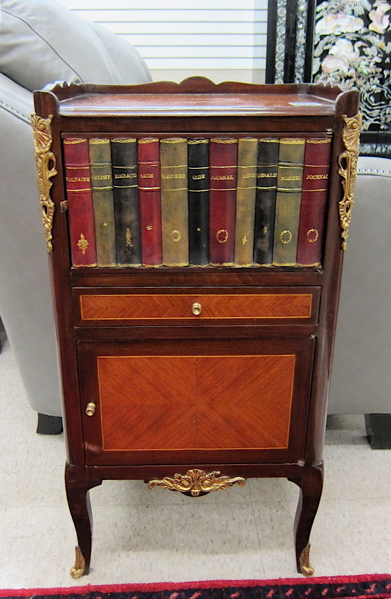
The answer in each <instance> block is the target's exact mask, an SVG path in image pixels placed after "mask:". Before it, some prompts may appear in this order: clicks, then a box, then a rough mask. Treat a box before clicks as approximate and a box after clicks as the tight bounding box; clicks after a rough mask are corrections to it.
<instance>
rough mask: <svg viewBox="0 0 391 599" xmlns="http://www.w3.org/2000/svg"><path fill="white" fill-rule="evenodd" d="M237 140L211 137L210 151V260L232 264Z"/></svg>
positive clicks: (217, 263)
mask: <svg viewBox="0 0 391 599" xmlns="http://www.w3.org/2000/svg"><path fill="white" fill-rule="evenodd" d="M237 164H238V140H237V139H234V138H212V139H211V140H210V152H209V177H210V192H209V260H210V263H211V264H214V265H229V266H232V265H233V264H234V251H235V211H236V185H237Z"/></svg>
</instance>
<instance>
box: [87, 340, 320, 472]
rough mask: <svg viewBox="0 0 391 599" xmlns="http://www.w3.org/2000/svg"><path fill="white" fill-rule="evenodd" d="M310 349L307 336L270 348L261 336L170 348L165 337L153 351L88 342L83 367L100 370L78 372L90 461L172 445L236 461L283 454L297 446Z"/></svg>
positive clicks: (180, 451) (180, 450)
mask: <svg viewBox="0 0 391 599" xmlns="http://www.w3.org/2000/svg"><path fill="white" fill-rule="evenodd" d="M216 343H218V344H219V349H220V351H219V352H218V353H216V350H215V345H216ZM81 344H82V345H84V343H83V342H82V343H81ZM312 345H313V340H311V339H304V340H295V339H293V340H291V341H290V342H284V343H283V344H282V342H280V341H278V340H277V341H273V342H270V341H269V342H268V346H267V347H266V344H265V341H263V340H262V341H260V340H257V341H255V342H254V341H251V342H250V346H251V347H247V346H249V342H248V341H245V340H237V341H235V342H232V341H228V340H226V341H224V342H221V341H219V342H216V341H215V340H209V341H207V343H206V344H205V341H204V342H203V344H202V345H201V344H200V342H199V341H190V340H189V341H186V342H185V343H182V344H181V348H180V349H179V350H178V351H177V353H174V352H173V351H172V346H171V348H170V347H169V346H168V344H167V343H161V344H158V348H159V351H157V346H156V343H155V344H154V347H153V348H151V347H150V344H149V343H147V342H136V343H134V344H133V343H131V342H127V343H123V344H120V343H119V344H117V345H116V346H114V347H113V345H111V347H110V348H104V347H102V343H101V342H96V343H95V342H86V343H85V346H86V347H85V349H84V347H83V349H82V350H81V352H80V360H81V364H82V366H83V367H82V368H81V372H89V373H90V374H91V369H92V371H93V373H94V375H95V374H96V376H84V377H83V376H82V395H83V405H87V404H88V403H90V402H93V403H95V405H96V411H95V413H94V415H93V416H92V417H89V416H87V415H86V416H85V418H84V422H85V432H86V438H87V439H88V442H87V451H88V453H90V454H91V455H90V459H91V463H93V462H94V461H95V460H98V462H99V463H102V461H103V462H108V463H111V462H112V461H113V460H114V461H115V460H117V459H118V457H119V456H121V455H123V454H127V456H128V457H127V458H126V460H127V461H129V459H130V460H132V461H133V459H134V460H136V461H137V456H140V455H142V454H143V455H144V454H145V452H147V453H149V454H150V459H152V460H154V459H156V455H157V453H158V454H159V456H160V459H162V456H163V454H164V452H165V451H173V450H174V451H178V460H179V461H180V460H181V456H182V455H184V454H185V452H186V451H188V450H191V451H192V452H194V451H196V452H199V453H200V454H201V453H205V452H210V451H212V452H216V451H218V452H220V451H223V452H227V451H228V452H229V453H231V452H232V454H235V456H234V455H232V457H231V459H233V460H234V461H235V460H236V459H237V455H238V451H239V452H241V454H242V455H245V454H246V453H247V452H248V451H251V452H252V451H256V452H268V453H277V452H281V451H282V452H285V453H286V454H287V455H288V453H290V451H291V450H292V448H293V447H295V445H297V443H296V430H295V431H293V436H292V434H291V428H292V427H291V423H292V414H293V413H294V412H296V413H297V412H298V411H301V410H303V409H304V405H305V402H304V401H303V400H302V399H301V397H302V393H303V392H304V390H307V391H308V388H309V385H310V377H309V376H307V377H306V379H305V382H304V384H303V380H304V379H303V376H302V375H303V373H305V372H308V373H309V372H310V367H311V360H312ZM206 346H207V347H208V348H209V349H208V350H206V349H205V347H206ZM290 346H291V347H290ZM307 350H309V351H307ZM208 352H210V353H211V354H212V353H214V355H207V354H208ZM86 362H87V363H88V367H86ZM297 372H300V377H297V376H296V374H297ZM296 422H297V420H296ZM91 450H92V451H91ZM296 450H298V448H296ZM129 455H131V456H133V457H130V458H129ZM279 459H281V455H280V456H279ZM120 460H122V458H120Z"/></svg>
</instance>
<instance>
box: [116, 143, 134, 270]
mask: <svg viewBox="0 0 391 599" xmlns="http://www.w3.org/2000/svg"><path fill="white" fill-rule="evenodd" d="M111 162H112V167H113V197H114V219H115V243H116V254H117V264H118V265H119V266H129V265H132V266H136V265H138V266H139V265H140V264H141V247H140V213H139V204H138V185H137V140H136V139H134V138H118V139H112V140H111Z"/></svg>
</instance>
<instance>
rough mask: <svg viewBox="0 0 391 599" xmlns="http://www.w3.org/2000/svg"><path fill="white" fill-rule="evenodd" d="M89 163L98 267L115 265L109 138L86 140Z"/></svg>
mask: <svg viewBox="0 0 391 599" xmlns="http://www.w3.org/2000/svg"><path fill="white" fill-rule="evenodd" d="M90 165H91V182H92V196H93V200H94V218H95V238H96V254H97V260H98V266H115V265H116V260H117V259H116V252H115V223H114V200H113V176H112V169H111V151H110V140H109V139H99V138H91V139H90Z"/></svg>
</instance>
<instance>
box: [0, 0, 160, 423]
mask: <svg viewBox="0 0 391 599" xmlns="http://www.w3.org/2000/svg"><path fill="white" fill-rule="evenodd" d="M0 10H1V13H0V49H1V52H0V140H1V142H0V178H1V185H0V317H1V319H2V321H3V324H4V327H5V329H6V332H7V336H8V339H9V341H10V344H11V346H12V349H13V352H14V354H15V357H16V360H17V364H18V368H19V371H20V374H21V377H22V380H23V383H24V386H25V389H26V392H27V396H28V399H29V402H30V404H31V406H32V408H33V409H34V410H36V411H37V412H38V413H39V414H42V415H47V416H54V417H59V416H61V402H60V391H59V383H58V368H57V358H56V350H55V347H56V344H55V330H54V319H53V314H52V308H51V297H50V285H49V277H48V260H47V253H46V248H45V243H44V237H43V228H42V221H41V213H40V207H39V200H38V188H37V182H36V171H35V159H34V150H33V136H32V130H31V127H30V114H31V113H32V111H33V94H32V92H33V90H34V89H41V88H43V87H44V86H45V85H46V84H48V83H51V82H54V81H68V82H71V81H75V82H88V83H110V84H135V83H146V82H148V81H150V80H151V77H150V73H149V70H148V68H147V67H146V65H145V63H144V61H143V60H142V58H141V57H140V55H139V54H138V52H137V51H136V50H135V49H134V48H133V47H132V46H131V45H130V44H128V43H127V42H126V41H125V40H123V39H121V38H118V37H117V36H115V35H114V34H112V33H111V32H110V31H108V30H106V29H104V28H103V27H100V26H99V25H97V24H94V23H89V22H87V21H84V20H82V19H80V18H79V17H77V16H76V15H75V14H74V13H73V12H71V11H70V10H68V9H67V8H66V7H64V6H62V5H60V4H57V3H56V2H55V1H54V0H1V8H0ZM50 423H52V424H53V420H48V419H45V418H44V417H40V420H39V430H40V431H42V432H43V431H44V430H47V429H46V425H47V424H50ZM54 430H55V429H54Z"/></svg>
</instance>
